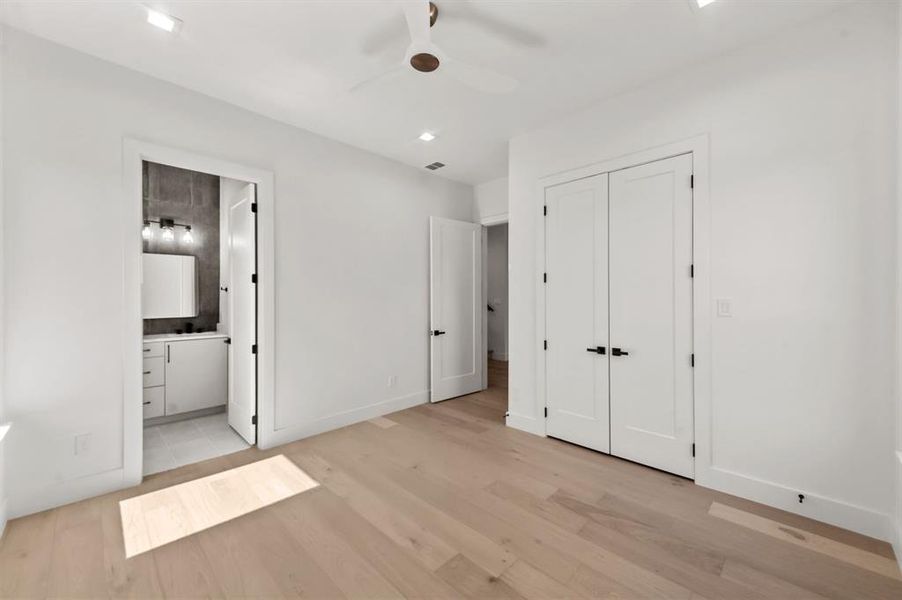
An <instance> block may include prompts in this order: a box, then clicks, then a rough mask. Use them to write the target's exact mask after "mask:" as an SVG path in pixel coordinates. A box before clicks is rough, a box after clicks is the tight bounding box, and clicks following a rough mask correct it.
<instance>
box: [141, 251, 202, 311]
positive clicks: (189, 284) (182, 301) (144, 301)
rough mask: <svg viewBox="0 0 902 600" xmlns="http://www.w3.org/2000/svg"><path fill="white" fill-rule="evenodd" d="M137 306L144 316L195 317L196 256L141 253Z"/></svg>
mask: <svg viewBox="0 0 902 600" xmlns="http://www.w3.org/2000/svg"><path fill="white" fill-rule="evenodd" d="M143 263H144V280H143V283H142V285H141V307H142V312H143V317H144V318H145V319H172V318H178V317H196V316H197V314H198V311H197V285H196V281H197V259H196V258H195V257H194V256H182V255H179V254H148V253H145V254H144V255H143Z"/></svg>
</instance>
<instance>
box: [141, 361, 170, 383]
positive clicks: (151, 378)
mask: <svg viewBox="0 0 902 600" xmlns="http://www.w3.org/2000/svg"><path fill="white" fill-rule="evenodd" d="M165 382H166V379H165V378H164V376H163V357H162V356H158V357H156V358H145V359H144V387H146V388H149V387H154V386H158V385H163V384H164V383H165Z"/></svg>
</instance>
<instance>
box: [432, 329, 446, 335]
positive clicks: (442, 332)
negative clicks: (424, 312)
mask: <svg viewBox="0 0 902 600" xmlns="http://www.w3.org/2000/svg"><path fill="white" fill-rule="evenodd" d="M432 335H445V332H444V331H439V330H438V329H435V330H433V332H432Z"/></svg>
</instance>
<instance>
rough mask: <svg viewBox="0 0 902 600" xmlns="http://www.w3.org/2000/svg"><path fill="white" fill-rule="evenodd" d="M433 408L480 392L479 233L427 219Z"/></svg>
mask: <svg viewBox="0 0 902 600" xmlns="http://www.w3.org/2000/svg"><path fill="white" fill-rule="evenodd" d="M429 259H430V271H429V277H430V296H429V309H430V320H431V330H430V331H429V335H430V340H431V342H430V344H431V357H432V359H431V372H432V394H431V400H432V402H438V401H440V400H447V399H448V398H454V397H456V396H463V395H464V394H472V393H473V392H478V391H479V390H481V389H482V371H483V369H484V363H485V360H484V359H485V357H484V353H483V347H482V345H483V341H482V338H483V335H482V321H483V313H484V311H485V305H484V303H483V295H482V227H481V226H480V225H478V224H476V223H466V222H464V221H452V220H449V219H439V218H437V217H430V219H429Z"/></svg>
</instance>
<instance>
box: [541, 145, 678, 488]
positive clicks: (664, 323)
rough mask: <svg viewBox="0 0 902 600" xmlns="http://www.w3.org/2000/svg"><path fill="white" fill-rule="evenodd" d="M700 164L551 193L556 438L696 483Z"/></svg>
mask: <svg viewBox="0 0 902 600" xmlns="http://www.w3.org/2000/svg"><path fill="white" fill-rule="evenodd" d="M691 177H692V156H691V155H682V156H677V157H674V158H669V159H665V160H661V161H657V162H653V163H648V164H644V165H640V166H636V167H632V168H628V169H623V170H619V171H614V172H611V173H604V174H600V175H596V176H593V177H587V178H584V179H579V180H576V181H571V182H569V183H565V184H561V185H557V186H554V187H551V188H548V189H547V190H546V197H545V202H546V217H545V264H546V283H545V329H546V339H547V342H546V345H547V349H546V351H545V359H546V362H545V366H546V407H547V412H546V418H547V423H546V428H547V432H548V435H550V436H553V437H557V438H560V439H563V440H567V441H569V442H573V443H576V444H579V445H582V446H586V447H588V448H592V449H594V450H598V451H600V452H606V453H610V454H613V455H616V456H620V457H622V458H626V459H629V460H633V461H635V462H639V463H642V464H646V465H649V466H652V467H655V468H658V469H662V470H665V471H669V472H671V473H675V474H677V475H682V476H685V477H693V476H694V459H693V454H694V452H693V433H694V425H693V378H692V367H693V355H692V352H693V349H692V272H691V267H692V184H691Z"/></svg>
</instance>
